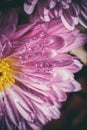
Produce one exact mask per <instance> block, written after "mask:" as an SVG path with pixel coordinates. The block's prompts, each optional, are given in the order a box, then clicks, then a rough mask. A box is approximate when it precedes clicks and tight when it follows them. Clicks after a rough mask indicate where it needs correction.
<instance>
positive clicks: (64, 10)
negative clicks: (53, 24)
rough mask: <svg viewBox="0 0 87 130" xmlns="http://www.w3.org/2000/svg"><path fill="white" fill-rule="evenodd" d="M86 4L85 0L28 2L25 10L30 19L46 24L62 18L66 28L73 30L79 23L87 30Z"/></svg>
mask: <svg viewBox="0 0 87 130" xmlns="http://www.w3.org/2000/svg"><path fill="white" fill-rule="evenodd" d="M86 3H87V2H86V1H85V0H80V1H79V0H77V1H74V2H73V1H72V0H46V1H44V0H27V2H25V3H24V10H25V12H26V13H27V14H29V15H30V18H31V17H35V18H36V17H38V18H40V19H41V20H42V21H45V22H48V21H50V20H51V19H55V18H56V19H58V18H59V17H60V18H61V20H62V22H63V24H64V25H65V27H67V28H68V29H69V30H73V29H74V28H75V25H77V24H78V23H80V24H81V25H83V27H85V28H87V15H86V14H87V5H86ZM32 13H33V15H31V14H32Z"/></svg>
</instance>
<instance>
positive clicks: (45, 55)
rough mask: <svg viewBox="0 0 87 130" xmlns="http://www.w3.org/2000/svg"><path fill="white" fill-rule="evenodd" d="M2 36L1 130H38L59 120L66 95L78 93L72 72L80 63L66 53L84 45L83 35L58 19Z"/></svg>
mask: <svg viewBox="0 0 87 130" xmlns="http://www.w3.org/2000/svg"><path fill="white" fill-rule="evenodd" d="M7 31H8V30H7ZM2 32H3V30H0V129H1V130H16V129H18V130H29V129H34V130H39V129H41V128H42V126H43V125H44V124H45V123H47V122H48V121H50V120H51V119H57V118H59V117H60V108H61V102H63V101H65V100H66V99H67V93H69V92H75V91H79V90H80V89H81V86H80V84H79V83H78V82H77V81H76V80H75V79H74V73H76V72H78V71H79V70H80V69H81V68H82V64H81V63H80V62H79V60H78V58H76V57H74V56H71V55H69V54H68V53H67V52H69V51H70V50H72V49H74V48H77V47H80V46H81V45H83V44H84V43H85V42H86V40H87V36H86V35H85V34H81V33H80V32H79V31H78V30H74V31H69V30H67V29H66V28H65V27H64V25H63V24H62V23H61V20H57V21H55V20H54V21H51V22H49V23H36V24H35V23H32V25H22V26H20V27H18V29H17V30H16V32H14V31H13V30H11V32H12V33H10V34H11V35H10V34H9V35H8V36H7V35H6V34H7V32H5V33H4V32H3V33H2ZM13 32H14V33H13ZM6 37H7V38H6Z"/></svg>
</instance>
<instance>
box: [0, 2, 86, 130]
mask: <svg viewBox="0 0 87 130" xmlns="http://www.w3.org/2000/svg"><path fill="white" fill-rule="evenodd" d="M23 2H24V0H0V11H3V10H7V9H9V8H13V7H15V8H16V9H17V11H18V13H19V23H18V24H22V23H25V22H26V21H27V19H28V16H27V15H26V14H24V12H23V11H22V9H23ZM86 32H87V30H86ZM84 50H85V52H86V57H85V61H87V59H86V58H87V45H85V46H84ZM79 55H80V56H81V58H82V60H83V59H84V53H81V51H80V53H78V56H79ZM86 63H87V62H86ZM86 63H85V64H84V67H83V69H82V70H81V71H80V72H78V73H77V74H75V78H76V80H78V81H79V82H80V83H81V85H82V90H81V91H80V92H77V93H71V94H69V95H68V98H67V101H66V102H64V103H63V105H62V109H61V117H60V119H58V120H53V121H51V122H49V123H48V124H46V125H45V126H44V127H43V130H48V129H49V130H65V129H67V130H87V64H86Z"/></svg>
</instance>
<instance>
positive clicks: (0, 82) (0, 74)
mask: <svg viewBox="0 0 87 130" xmlns="http://www.w3.org/2000/svg"><path fill="white" fill-rule="evenodd" d="M9 63H10V62H8V60H7V59H5V58H4V59H0V91H3V90H4V88H8V87H10V86H11V85H12V84H14V83H15V79H14V78H13V69H12V68H11V66H10V64H9Z"/></svg>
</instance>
